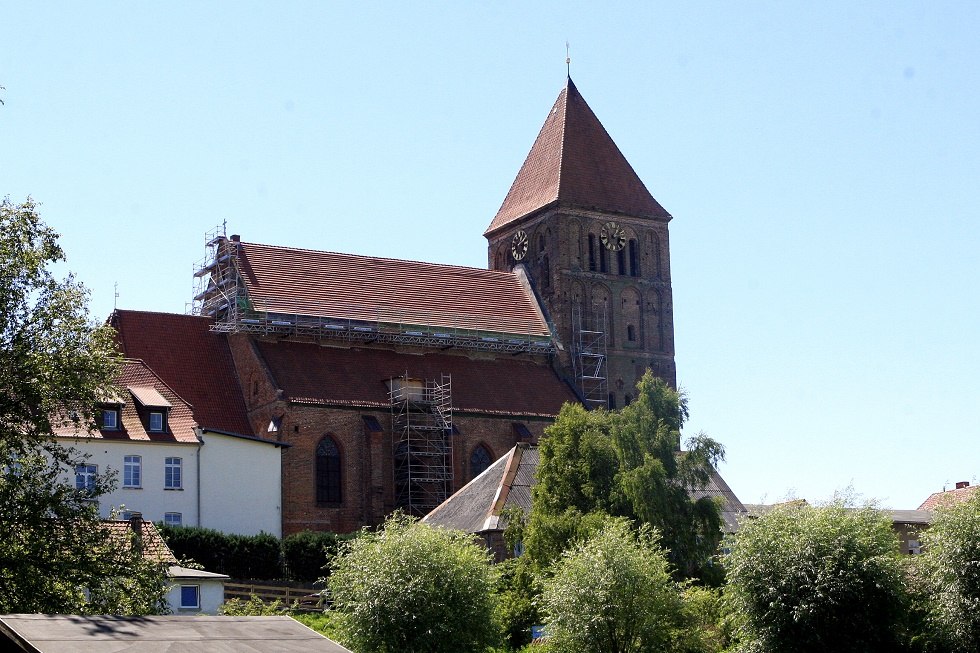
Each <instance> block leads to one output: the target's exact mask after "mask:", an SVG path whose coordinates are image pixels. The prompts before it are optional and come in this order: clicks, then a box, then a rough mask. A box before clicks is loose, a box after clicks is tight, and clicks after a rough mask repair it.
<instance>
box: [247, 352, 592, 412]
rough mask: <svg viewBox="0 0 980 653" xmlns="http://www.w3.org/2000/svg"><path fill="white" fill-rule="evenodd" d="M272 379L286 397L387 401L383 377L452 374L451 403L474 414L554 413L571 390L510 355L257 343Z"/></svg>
mask: <svg viewBox="0 0 980 653" xmlns="http://www.w3.org/2000/svg"><path fill="white" fill-rule="evenodd" d="M257 346H258V350H259V352H260V354H261V355H262V357H263V358H264V359H265V361H266V364H267V365H268V366H269V369H270V371H271V372H272V375H273V377H274V378H275V379H276V382H277V384H278V385H279V387H280V388H282V390H283V392H284V393H285V396H286V398H288V399H289V400H291V401H298V402H308V403H322V404H336V405H349V406H366V407H387V406H388V405H389V399H388V383H387V382H388V381H389V380H390V379H392V378H396V377H401V376H403V375H405V374H407V375H408V376H409V377H410V378H417V379H439V378H440V377H441V375H443V374H450V375H452V396H453V408H454V409H456V410H460V411H467V412H476V413H497V414H507V415H548V416H552V415H557V414H558V411H559V410H560V409H561V406H562V404H563V403H564V402H566V401H576V398H575V395H574V393H573V392H572V391H571V389H570V388H569V387H568V386H567V385H566V384H565V383H564V382H562V381H561V380H560V379H559V378H558V377H557V376H556V375H555V373H554V371H553V370H552V369H551V368H550V367H548V366H547V365H543V364H537V363H534V362H532V361H527V360H522V359H518V358H509V357H508V358H497V359H496V360H474V359H470V358H468V357H466V356H456V355H451V354H441V353H440V354H435V353H432V354H425V355H417V354H405V353H399V352H395V351H391V350H385V349H370V348H364V349H356V348H339V347H322V346H320V345H316V344H312V343H302V342H286V341H281V342H275V343H273V342H261V341H260V342H257Z"/></svg>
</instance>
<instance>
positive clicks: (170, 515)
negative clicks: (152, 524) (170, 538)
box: [163, 512, 184, 526]
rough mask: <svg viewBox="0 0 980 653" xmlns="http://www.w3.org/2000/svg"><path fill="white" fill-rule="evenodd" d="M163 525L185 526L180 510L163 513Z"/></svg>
mask: <svg viewBox="0 0 980 653" xmlns="http://www.w3.org/2000/svg"><path fill="white" fill-rule="evenodd" d="M163 525H164V526H183V525H184V518H183V516H182V515H181V514H180V513H179V512H165V513H163Z"/></svg>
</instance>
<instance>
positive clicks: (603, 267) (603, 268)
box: [599, 247, 609, 272]
mask: <svg viewBox="0 0 980 653" xmlns="http://www.w3.org/2000/svg"><path fill="white" fill-rule="evenodd" d="M599 272H609V250H608V249H606V248H605V247H600V248H599Z"/></svg>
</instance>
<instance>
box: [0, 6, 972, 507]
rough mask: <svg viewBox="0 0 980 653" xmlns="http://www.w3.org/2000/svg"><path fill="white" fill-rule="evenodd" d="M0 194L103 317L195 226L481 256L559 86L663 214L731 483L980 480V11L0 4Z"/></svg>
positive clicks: (162, 284) (785, 485) (905, 503)
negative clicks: (53, 248)
mask: <svg viewBox="0 0 980 653" xmlns="http://www.w3.org/2000/svg"><path fill="white" fill-rule="evenodd" d="M0 24H2V35H3V36H2V43H3V45H2V48H0V85H3V86H5V87H6V90H5V91H3V92H2V93H3V94H2V96H0V97H2V98H3V99H4V101H5V106H3V107H0V195H9V196H10V197H11V199H12V200H14V201H21V200H23V198H24V197H26V196H27V195H32V196H33V197H34V198H35V199H37V200H38V201H39V202H41V210H42V215H43V216H44V218H45V219H46V221H47V222H48V223H49V224H51V225H52V226H53V227H55V228H56V229H57V230H58V231H59V232H61V234H63V240H62V242H63V245H64V247H65V249H66V250H67V253H68V257H69V260H68V268H70V269H71V270H72V271H74V272H75V273H76V274H77V275H78V277H79V278H80V279H81V280H82V281H83V282H85V283H86V285H87V286H88V287H89V288H90V289H91V291H92V303H91V308H92V312H93V316H94V317H96V318H98V319H100V320H101V319H104V318H105V317H106V316H107V315H108V314H109V313H110V312H111V310H112V306H113V284H114V283H118V284H119V299H118V305H119V306H120V307H121V308H130V309H148V310H157V311H171V312H184V310H185V305H186V304H187V303H188V302H189V300H190V298H191V291H192V276H191V275H192V266H193V264H194V262H195V261H198V260H199V259H201V258H203V256H204V254H205V249H204V234H205V232H206V231H208V230H209V229H212V228H213V227H214V226H215V225H217V224H219V223H221V222H222V221H223V220H227V221H228V229H229V232H231V233H239V234H241V235H242V238H243V239H244V240H247V241H253V242H262V243H268V244H281V245H290V246H303V247H310V248H315V249H326V250H334V251H341V252H353V253H359V254H368V255H377V256H390V257H396V258H408V259H418V260H424V261H436V262H447V263H456V264H462V265H472V266H485V265H486V245H485V240H484V239H483V237H482V235H481V234H482V233H483V230H484V229H485V228H486V226H487V225H488V224H489V222H490V220H491V218H492V217H493V215H494V213H495V212H496V210H497V208H498V207H499V205H500V202H501V201H502V199H503V197H504V195H505V193H506V192H507V189H508V187H509V186H510V183H511V181H512V180H513V178H514V176H515V175H516V173H517V170H518V169H519V167H520V164H521V162H522V161H523V160H524V157H525V155H526V154H527V151H528V149H529V148H530V146H531V143H532V142H533V140H534V137H535V135H536V134H537V131H538V129H539V128H540V126H541V124H542V122H543V121H544V119H545V116H546V114H547V112H548V110H549V109H550V107H551V104H552V102H553V101H554V99H555V97H556V96H557V95H558V92H559V91H560V89H561V87H562V85H563V83H564V77H565V61H564V60H565V41H566V40H567V41H570V42H571V54H572V71H571V72H572V77H573V79H574V80H575V82H576V85H577V86H578V88H579V90H580V91H581V92H582V94H583V95H584V96H585V98H586V100H587V101H588V102H589V103H590V105H591V106H592V108H593V110H594V111H595V112H596V114H597V115H598V116H599V119H600V120H602V122H603V124H604V125H605V126H606V129H607V130H608V131H609V133H610V134H611V135H612V137H613V139H614V140H615V141H616V142H617V143H618V144H619V146H620V148H621V149H622V150H623V152H624V154H625V155H626V157H627V159H629V161H630V162H631V163H632V165H633V167H634V168H635V169H636V170H637V172H638V173H639V175H640V177H641V178H642V179H643V180H644V181H645V183H646V184H647V186H648V188H649V189H650V190H651V192H652V193H653V195H654V196H655V197H656V198H657V199H658V200H659V201H660V203H661V204H663V206H664V207H666V208H667V210H668V211H670V212H671V213H672V214H673V215H674V220H673V222H672V223H671V255H672V272H673V281H674V304H675V313H674V317H675V323H676V346H677V366H678V376H679V380H680V382H681V384H682V385H683V386H684V387H685V388H686V389H687V391H688V393H689V395H690V397H691V409H692V420H691V423H690V425H689V426H688V428H687V431H688V434H690V433H692V432H695V431H698V430H704V431H705V432H707V433H708V434H710V435H711V436H713V437H714V438H716V439H718V440H720V441H721V442H722V443H724V444H725V446H726V447H727V450H728V462H727V463H726V464H725V465H724V466H723V468H722V472H723V475H724V476H725V477H726V478H727V480H728V481H729V483H730V484H731V486H732V488H733V489H734V490H735V492H736V493H737V494H738V495H739V496H740V497H741V498H742V500H743V501H745V502H759V501H775V500H779V499H781V498H784V497H786V496H788V495H793V496H801V497H805V498H807V499H811V500H822V499H827V498H829V497H830V496H831V495H832V493H833V492H834V491H835V490H836V489H841V488H845V487H847V486H848V485H853V487H854V489H855V490H856V491H857V492H858V493H860V494H863V495H864V496H865V497H875V498H878V499H880V500H881V501H882V502H883V504H884V505H886V506H891V507H896V508H915V507H917V506H918V505H919V503H920V502H921V501H922V500H923V499H925V497H926V496H927V495H928V494H929V493H931V492H933V491H936V490H939V489H942V487H943V485H944V484H947V483H953V482H955V481H958V480H968V481H974V480H976V479H977V475H978V472H980V426H978V422H980V420H978V417H980V415H978V412H980V411H978V406H980V307H978V297H980V292H978V272H980V263H978V254H977V249H978V245H980V210H978V201H977V199H978V198H977V196H978V182H980V38H978V34H980V3H976V2H959V3H956V2H928V3H927V2H878V3H874V2H852V1H846V2H837V1H834V2H820V3H815V2H809V3H803V2H739V3H730V2H669V3H653V2H643V3H640V2H637V3H622V2H613V3H595V2H583V3H578V2H536V3H523V2H494V3H489V2H482V3H458V2H441V3H437V2H426V3H394V2H391V3H343V4H341V3H326V2H286V3H272V2H263V3H250V2H220V3H200V2H165V3H163V2H157V3H149V2H129V1H126V2H112V3H109V2H85V3H69V2H60V3H46V2H30V3H27V2H24V3H9V2H8V3H2V4H0Z"/></svg>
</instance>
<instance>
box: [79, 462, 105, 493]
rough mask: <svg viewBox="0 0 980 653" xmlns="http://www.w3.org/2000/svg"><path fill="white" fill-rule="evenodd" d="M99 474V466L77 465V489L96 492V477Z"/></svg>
mask: <svg viewBox="0 0 980 653" xmlns="http://www.w3.org/2000/svg"><path fill="white" fill-rule="evenodd" d="M98 473H99V466H98V465H88V464H83V465H75V488H76V489H79V490H89V491H92V490H94V489H95V477H96V476H97V475H98Z"/></svg>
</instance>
